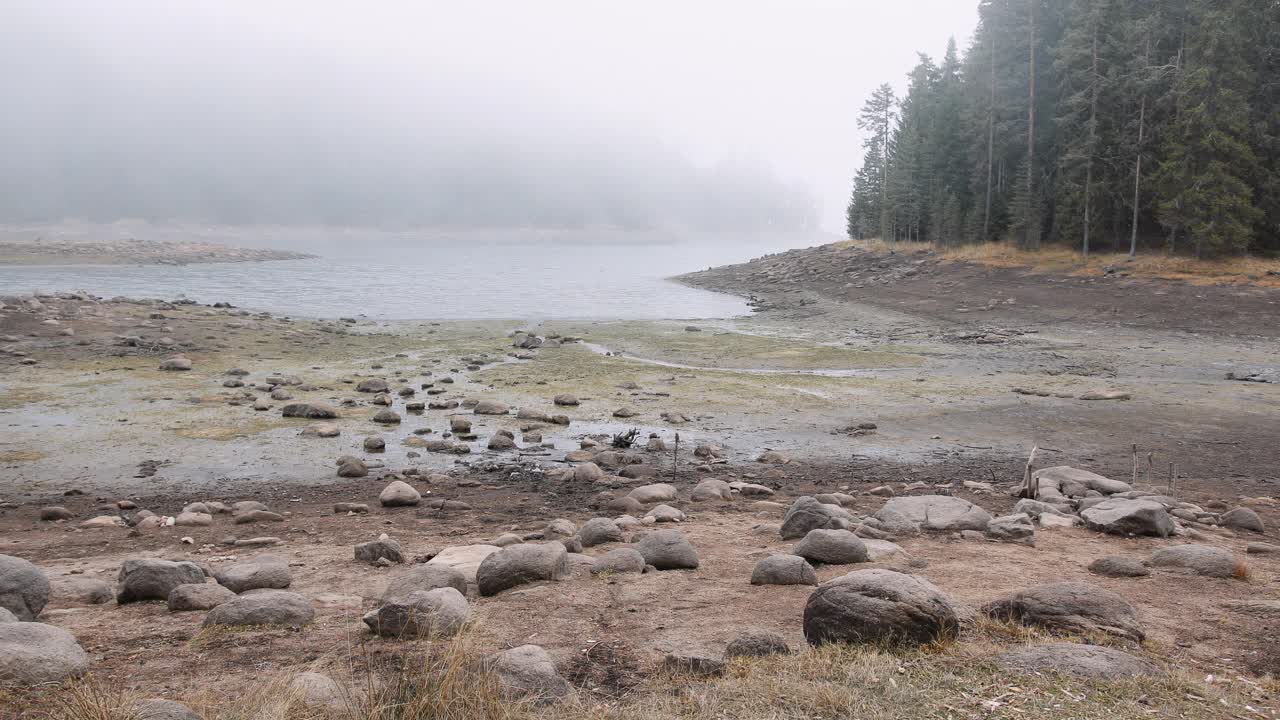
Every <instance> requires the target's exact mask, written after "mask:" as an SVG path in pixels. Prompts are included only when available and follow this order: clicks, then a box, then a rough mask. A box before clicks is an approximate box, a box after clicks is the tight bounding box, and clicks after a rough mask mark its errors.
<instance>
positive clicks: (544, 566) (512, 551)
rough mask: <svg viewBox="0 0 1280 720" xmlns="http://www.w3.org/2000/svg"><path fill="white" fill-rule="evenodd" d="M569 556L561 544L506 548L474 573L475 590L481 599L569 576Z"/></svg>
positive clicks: (534, 544)
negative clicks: (517, 587)
mask: <svg viewBox="0 0 1280 720" xmlns="http://www.w3.org/2000/svg"><path fill="white" fill-rule="evenodd" d="M568 556H569V553H568V551H567V550H566V549H565V547H564V544H563V543H558V542H549V543H520V544H518V545H508V546H507V547H504V548H502V549H501V550H499V551H498V552H496V553H493V554H492V555H489V556H488V557H486V558H485V559H484V560H483V561H482V562H481V563H480V567H479V568H478V569H477V570H476V587H477V589H479V591H480V594H481V595H484V596H486V597H487V596H489V595H497V594H498V593H500V592H502V591H503V590H506V589H508V588H513V587H515V586H517V585H523V584H525V583H531V582H538V581H540V580H558V579H560V578H562V577H564V576H566V575H568V574H569V557H568Z"/></svg>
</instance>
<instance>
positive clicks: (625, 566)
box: [591, 548, 645, 575]
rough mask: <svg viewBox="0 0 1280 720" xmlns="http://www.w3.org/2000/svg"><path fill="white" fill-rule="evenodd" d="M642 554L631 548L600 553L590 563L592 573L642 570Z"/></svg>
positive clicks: (637, 571)
mask: <svg viewBox="0 0 1280 720" xmlns="http://www.w3.org/2000/svg"><path fill="white" fill-rule="evenodd" d="M644 566H645V562H644V556H643V555H641V554H640V552H639V551H637V550H635V549H633V548H618V549H617V550H610V551H609V552H607V553H605V554H604V555H601V556H600V557H598V558H595V560H593V561H592V563H591V572H592V574H595V575H598V574H600V573H606V572H607V573H639V572H644Z"/></svg>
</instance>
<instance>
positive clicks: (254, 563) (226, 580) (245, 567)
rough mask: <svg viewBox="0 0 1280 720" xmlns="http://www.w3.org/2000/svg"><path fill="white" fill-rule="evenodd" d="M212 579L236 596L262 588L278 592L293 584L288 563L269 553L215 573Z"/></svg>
mask: <svg viewBox="0 0 1280 720" xmlns="http://www.w3.org/2000/svg"><path fill="white" fill-rule="evenodd" d="M213 578H214V579H215V580H217V581H218V584H219V585H221V586H223V587H225V588H227V589H228V590H230V591H231V592H233V593H236V594H240V593H243V592H248V591H249V590H260V589H263V588H270V589H274V590H280V589H283V588H287V587H289V585H290V584H291V583H292V582H293V574H292V573H291V572H289V563H288V562H287V561H285V559H284V558H282V557H280V556H279V555H271V554H269V553H263V554H262V555H259V556H257V557H255V558H254V559H252V560H249V561H247V562H242V563H237V564H235V565H232V566H231V567H228V568H223V569H222V570H219V571H216V572H214V574H213Z"/></svg>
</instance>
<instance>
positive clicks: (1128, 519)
mask: <svg viewBox="0 0 1280 720" xmlns="http://www.w3.org/2000/svg"><path fill="white" fill-rule="evenodd" d="M1080 517H1081V519H1083V520H1084V524H1085V526H1086V527H1088V528H1089V529H1091V530H1097V531H1099V532H1104V533H1108V534H1111V535H1154V536H1156V537H1169V536H1170V535H1172V534H1173V519H1172V518H1170V517H1169V513H1168V511H1166V510H1165V509H1164V505H1161V504H1160V503H1158V502H1153V501H1150V500H1129V499H1123V498H1108V499H1106V500H1103V501H1102V502H1100V503H1098V504H1096V505H1094V506H1093V507H1089V508H1086V509H1085V510H1082V511H1081V512H1080Z"/></svg>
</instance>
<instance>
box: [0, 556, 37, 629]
mask: <svg viewBox="0 0 1280 720" xmlns="http://www.w3.org/2000/svg"><path fill="white" fill-rule="evenodd" d="M48 602H49V577H48V575H46V574H45V572H44V571H43V570H41V569H40V568H38V567H36V566H35V565H33V564H32V563H30V562H27V561H26V560H23V559H22V558H20V557H14V556H12V555H0V608H4V609H6V610H8V611H9V612H11V613H13V615H14V617H16V618H18V619H19V620H21V621H23V622H30V621H32V620H35V619H36V618H37V617H39V616H40V612H41V611H42V610H44V606H45V605H46V604H47V603H48Z"/></svg>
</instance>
